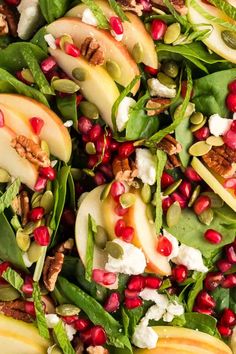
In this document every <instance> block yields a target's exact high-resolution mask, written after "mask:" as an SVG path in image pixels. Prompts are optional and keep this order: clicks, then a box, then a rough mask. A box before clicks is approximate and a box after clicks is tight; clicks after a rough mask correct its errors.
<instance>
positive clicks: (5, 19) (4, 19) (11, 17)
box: [0, 4, 17, 37]
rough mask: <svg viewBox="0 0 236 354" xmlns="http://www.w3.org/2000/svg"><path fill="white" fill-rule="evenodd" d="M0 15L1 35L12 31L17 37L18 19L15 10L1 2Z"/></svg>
mask: <svg viewBox="0 0 236 354" xmlns="http://www.w3.org/2000/svg"><path fill="white" fill-rule="evenodd" d="M0 15H1V16H0V36H3V35H5V34H8V33H9V32H10V34H11V35H12V36H13V37H17V20H16V16H15V14H14V12H13V11H12V10H11V9H10V7H8V6H7V5H4V4H1V5H0ZM4 32H5V33H4Z"/></svg>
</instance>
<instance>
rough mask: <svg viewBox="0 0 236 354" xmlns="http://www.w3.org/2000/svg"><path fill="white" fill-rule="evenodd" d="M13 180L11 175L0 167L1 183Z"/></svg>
mask: <svg viewBox="0 0 236 354" xmlns="http://www.w3.org/2000/svg"><path fill="white" fill-rule="evenodd" d="M10 180H11V176H10V175H9V173H8V172H7V171H6V170H4V169H3V168H0V183H8V182H10Z"/></svg>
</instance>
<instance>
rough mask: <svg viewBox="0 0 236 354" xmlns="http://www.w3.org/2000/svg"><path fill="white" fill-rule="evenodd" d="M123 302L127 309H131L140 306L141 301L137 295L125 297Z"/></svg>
mask: <svg viewBox="0 0 236 354" xmlns="http://www.w3.org/2000/svg"><path fill="white" fill-rule="evenodd" d="M124 304H125V307H126V308H127V309H128V310H132V309H135V308H137V307H140V306H142V304H143V301H142V299H140V298H139V297H136V298H132V299H131V298H125V301H124Z"/></svg>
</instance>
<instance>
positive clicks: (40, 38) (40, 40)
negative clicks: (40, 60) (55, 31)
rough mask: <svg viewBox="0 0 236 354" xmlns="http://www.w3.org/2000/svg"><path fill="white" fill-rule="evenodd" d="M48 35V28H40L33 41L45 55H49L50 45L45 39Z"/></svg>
mask: <svg viewBox="0 0 236 354" xmlns="http://www.w3.org/2000/svg"><path fill="white" fill-rule="evenodd" d="M46 34H47V31H46V26H44V27H42V28H40V29H39V30H38V32H36V33H35V35H34V37H33V38H32V39H31V43H32V44H35V45H36V46H37V47H40V48H41V49H42V50H43V51H44V52H45V54H47V53H48V45H47V42H46V41H45V39H44V36H45V35H46Z"/></svg>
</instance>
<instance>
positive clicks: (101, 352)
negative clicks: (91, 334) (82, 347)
mask: <svg viewBox="0 0 236 354" xmlns="http://www.w3.org/2000/svg"><path fill="white" fill-rule="evenodd" d="M87 352H88V353H89V354H109V352H108V350H107V349H106V348H103V347H102V346H100V345H98V346H96V347H88V348H87Z"/></svg>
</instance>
